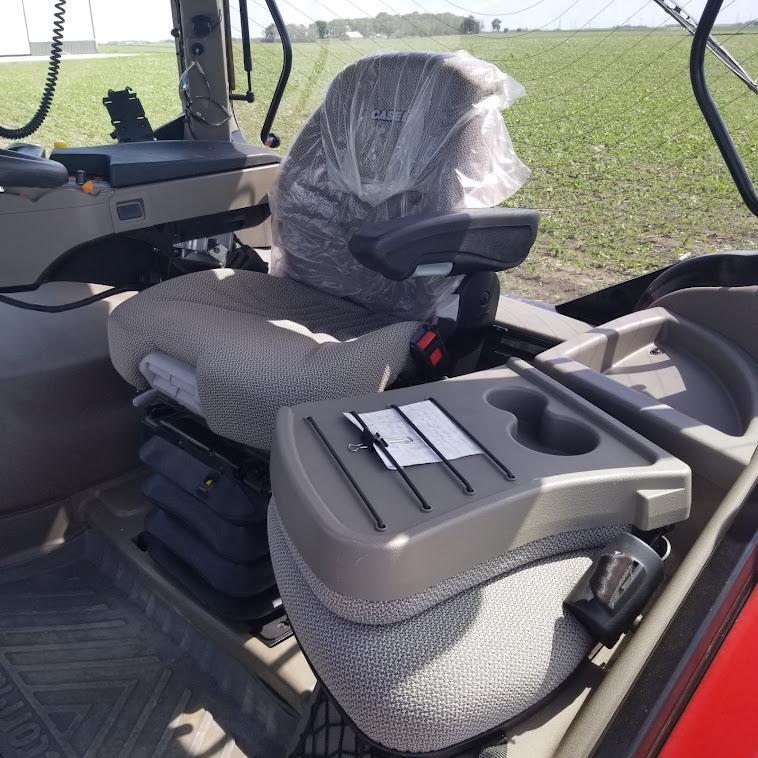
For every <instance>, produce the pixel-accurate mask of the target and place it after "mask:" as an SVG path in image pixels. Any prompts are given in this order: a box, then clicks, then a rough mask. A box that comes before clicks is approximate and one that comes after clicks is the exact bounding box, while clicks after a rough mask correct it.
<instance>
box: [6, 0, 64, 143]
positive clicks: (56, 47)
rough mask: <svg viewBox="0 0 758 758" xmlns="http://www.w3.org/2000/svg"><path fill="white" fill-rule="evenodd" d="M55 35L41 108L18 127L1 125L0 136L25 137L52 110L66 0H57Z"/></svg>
mask: <svg viewBox="0 0 758 758" xmlns="http://www.w3.org/2000/svg"><path fill="white" fill-rule="evenodd" d="M53 18H54V19H55V20H54V22H53V35H52V38H51V39H52V44H51V46H50V62H49V64H48V67H47V77H46V79H45V87H44V89H43V90H42V97H41V99H40V101H39V108H37V112H36V113H35V114H34V116H32V118H31V120H30V121H29V122H28V123H26V124H24V126H19V127H18V128H15V129H13V128H8V127H5V126H0V137H3V138H4V139H10V140H17V139H24V138H25V137H28V136H29V135H31V134H34V132H36V131H37V129H39V128H40V126H42V124H43V123H44V122H45V119H46V118H47V114H48V113H49V112H50V106H51V105H52V104H53V96H54V95H55V87H56V85H57V84H58V73H59V71H60V66H61V56H62V55H63V26H64V24H65V20H66V0H56V3H55V12H54V13H53Z"/></svg>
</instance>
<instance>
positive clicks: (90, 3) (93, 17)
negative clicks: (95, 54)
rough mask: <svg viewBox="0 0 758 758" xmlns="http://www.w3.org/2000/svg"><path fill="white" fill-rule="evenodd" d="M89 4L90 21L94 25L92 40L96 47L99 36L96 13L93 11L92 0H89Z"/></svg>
mask: <svg viewBox="0 0 758 758" xmlns="http://www.w3.org/2000/svg"><path fill="white" fill-rule="evenodd" d="M87 5H89V23H90V26H91V27H92V41H93V42H94V43H95V47H97V37H96V36H95V14H94V13H93V12H92V0H87ZM106 42H107V40H106Z"/></svg>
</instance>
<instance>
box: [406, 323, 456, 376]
mask: <svg viewBox="0 0 758 758" xmlns="http://www.w3.org/2000/svg"><path fill="white" fill-rule="evenodd" d="M411 355H412V356H413V360H414V361H415V363H416V366H417V367H418V369H419V371H420V372H421V373H422V374H423V375H424V376H425V377H427V378H431V379H436V378H439V377H440V376H442V375H443V374H444V373H445V371H446V369H447V366H448V355H447V349H446V348H445V343H444V342H443V340H442V337H441V336H440V333H439V331H438V329H437V327H436V326H431V325H430V324H423V325H422V326H421V327H420V328H419V329H418V331H417V332H416V333H415V334H414V335H413V337H412V338H411Z"/></svg>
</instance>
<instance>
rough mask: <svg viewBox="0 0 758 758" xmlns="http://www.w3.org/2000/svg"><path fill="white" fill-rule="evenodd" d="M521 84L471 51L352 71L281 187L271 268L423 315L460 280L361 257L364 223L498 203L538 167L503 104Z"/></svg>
mask: <svg viewBox="0 0 758 758" xmlns="http://www.w3.org/2000/svg"><path fill="white" fill-rule="evenodd" d="M522 94H524V89H523V87H522V86H521V85H520V84H519V83H518V82H516V81H515V80H513V79H512V78H510V77H509V76H507V75H506V74H504V73H503V72H501V71H500V70H499V69H498V68H497V67H495V66H493V65H492V64H490V63H486V62H484V61H481V60H478V59H477V58H474V57H473V56H471V55H469V54H468V53H465V52H458V53H421V52H404V53H384V54H378V55H374V56H370V57H368V58H364V59H361V60H359V61H357V62H355V63H353V64H351V65H349V66H348V67H347V68H345V69H344V70H343V71H342V72H341V73H340V74H339V75H338V76H337V77H336V78H335V80H334V81H333V82H332V83H331V85H330V86H329V89H328V90H327V93H326V97H325V100H324V103H323V104H322V105H321V106H320V107H319V108H318V109H317V110H316V112H315V113H314V114H313V115H312V116H311V117H310V119H309V120H308V121H307V122H306V124H305V126H304V127H303V129H302V131H301V132H300V135H299V136H298V138H297V139H296V141H295V143H294V144H293V146H292V149H291V150H290V152H289V154H288V156H287V157H286V158H285V160H284V163H283V164H282V170H281V175H280V177H279V181H278V183H277V186H276V187H275V189H274V191H273V192H272V195H271V198H270V200H271V207H272V212H273V221H274V249H273V255H272V272H273V273H274V274H277V275H285V276H290V277H292V278H294V279H297V280H298V281H301V282H303V283H305V284H309V285H311V286H314V287H317V288H319V289H321V290H324V291H326V292H329V293H331V294H334V295H337V296H340V297H345V298H348V299H350V300H352V301H354V302H357V303H359V304H361V305H363V306H365V307H367V308H369V309H370V310H373V311H384V312H388V313H393V314H397V315H398V316H400V317H406V318H411V319H424V318H427V317H429V316H430V315H431V314H432V313H433V312H434V311H435V309H436V308H437V306H438V305H439V304H440V303H441V302H442V301H443V300H444V299H445V298H446V297H447V296H449V295H450V294H451V293H452V292H453V291H454V290H455V288H456V287H457V285H458V283H459V279H458V278H456V277H451V278H445V277H420V278H413V279H408V280H405V281H401V282H395V281H390V280H388V279H386V278H384V277H383V276H381V274H378V273H376V272H373V271H371V270H369V269H367V268H365V267H364V266H362V265H361V264H360V263H358V262H357V261H356V260H355V259H354V258H353V257H352V255H351V253H350V251H349V249H348V242H349V240H350V237H351V236H352V234H353V232H354V231H355V230H356V229H358V227H360V226H362V225H363V224H365V223H370V222H373V221H380V220H387V219H392V218H399V217H403V216H410V215H415V214H421V213H439V212H444V211H449V210H455V209H459V208H477V207H491V206H494V205H497V204H498V203H500V202H502V201H503V200H505V199H506V198H507V197H509V196H510V195H512V194H513V193H514V192H516V190H517V189H518V188H519V187H520V186H521V185H522V184H523V183H524V182H525V181H526V179H527V178H528V176H529V170H528V169H527V167H526V166H525V165H524V164H523V163H522V162H521V161H520V160H519V158H518V156H517V155H516V153H515V151H514V149H513V146H512V144H511V140H510V137H509V135H508V131H507V129H506V127H505V123H504V122H503V118H502V115H501V110H502V109H504V108H506V107H508V106H510V105H511V104H512V103H513V102H515V100H517V99H518V98H519V97H520V96H521V95H522Z"/></svg>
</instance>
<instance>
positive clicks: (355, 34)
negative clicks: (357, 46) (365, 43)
mask: <svg viewBox="0 0 758 758" xmlns="http://www.w3.org/2000/svg"><path fill="white" fill-rule="evenodd" d="M342 36H343V37H344V38H345V39H363V35H362V34H361V33H360V32H354V31H351V30H350V29H348V30H347V31H346V32H345V33H344V34H343V35H342Z"/></svg>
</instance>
